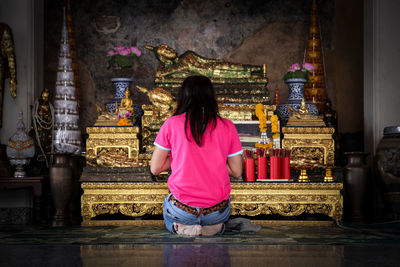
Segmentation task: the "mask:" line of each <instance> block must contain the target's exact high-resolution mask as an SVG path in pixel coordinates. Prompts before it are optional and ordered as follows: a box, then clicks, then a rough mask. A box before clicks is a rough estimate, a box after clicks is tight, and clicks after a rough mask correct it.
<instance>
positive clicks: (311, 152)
mask: <svg viewBox="0 0 400 267" xmlns="http://www.w3.org/2000/svg"><path fill="white" fill-rule="evenodd" d="M282 133H283V134H284V137H283V140H282V148H285V149H290V150H291V151H292V153H291V155H292V156H293V157H294V156H296V155H298V156H302V157H306V158H310V159H313V160H316V161H317V162H318V163H319V164H321V165H329V166H333V165H334V160H335V143H334V140H333V138H332V134H333V133H334V128H330V127H283V128H282Z"/></svg>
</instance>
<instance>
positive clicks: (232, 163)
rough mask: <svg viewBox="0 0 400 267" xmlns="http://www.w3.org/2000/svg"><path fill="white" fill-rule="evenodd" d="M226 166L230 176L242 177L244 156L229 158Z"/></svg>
mask: <svg viewBox="0 0 400 267" xmlns="http://www.w3.org/2000/svg"><path fill="white" fill-rule="evenodd" d="M226 166H227V167H228V173H229V175H230V176H232V177H235V178H239V177H241V176H242V155H241V154H239V155H236V156H233V157H229V158H228V161H227V164H226Z"/></svg>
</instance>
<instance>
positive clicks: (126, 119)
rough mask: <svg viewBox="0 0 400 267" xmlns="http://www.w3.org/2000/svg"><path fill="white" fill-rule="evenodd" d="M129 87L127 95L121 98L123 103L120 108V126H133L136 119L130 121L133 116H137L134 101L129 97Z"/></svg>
mask: <svg viewBox="0 0 400 267" xmlns="http://www.w3.org/2000/svg"><path fill="white" fill-rule="evenodd" d="M129 96H130V92H129V88H127V89H126V91H125V97H124V98H122V99H121V104H120V106H119V108H118V118H119V121H118V123H117V125H118V126H132V125H133V123H134V122H135V121H133V123H132V122H130V120H132V118H133V119H134V118H135V110H134V109H133V101H132V99H131V98H130V97H129Z"/></svg>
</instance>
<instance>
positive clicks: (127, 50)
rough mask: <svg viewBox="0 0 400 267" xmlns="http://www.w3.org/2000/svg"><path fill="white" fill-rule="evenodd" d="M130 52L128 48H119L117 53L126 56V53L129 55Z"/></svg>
mask: <svg viewBox="0 0 400 267" xmlns="http://www.w3.org/2000/svg"><path fill="white" fill-rule="evenodd" d="M130 53H131V51H130V50H129V49H123V50H120V51H119V54H120V55H124V56H127V55H129V54H130Z"/></svg>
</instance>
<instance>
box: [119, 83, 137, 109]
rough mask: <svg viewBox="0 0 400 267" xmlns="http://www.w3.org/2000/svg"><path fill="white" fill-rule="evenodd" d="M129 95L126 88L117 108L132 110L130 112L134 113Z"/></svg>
mask: <svg viewBox="0 0 400 267" xmlns="http://www.w3.org/2000/svg"><path fill="white" fill-rule="evenodd" d="M129 96H130V92H129V88H127V89H126V91H125V97H124V98H122V100H121V104H120V107H119V109H120V110H121V109H123V110H129V111H132V113H134V110H133V101H132V99H131V98H130V97H129Z"/></svg>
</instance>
